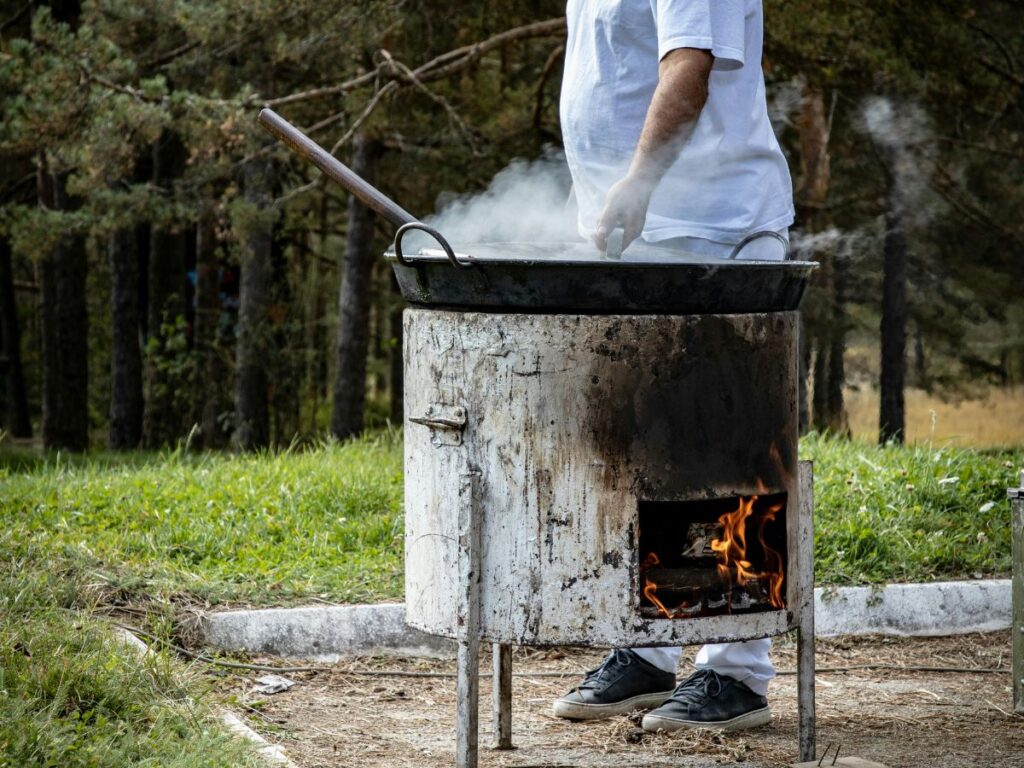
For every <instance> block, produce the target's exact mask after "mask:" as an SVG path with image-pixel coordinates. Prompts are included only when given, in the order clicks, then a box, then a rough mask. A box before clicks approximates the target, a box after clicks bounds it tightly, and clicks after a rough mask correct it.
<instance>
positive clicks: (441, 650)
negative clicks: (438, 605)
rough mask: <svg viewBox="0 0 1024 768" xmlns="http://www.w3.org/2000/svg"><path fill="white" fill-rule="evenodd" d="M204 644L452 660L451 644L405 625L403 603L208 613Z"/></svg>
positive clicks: (322, 655) (310, 655) (326, 655)
mask: <svg viewBox="0 0 1024 768" xmlns="http://www.w3.org/2000/svg"><path fill="white" fill-rule="evenodd" d="M201 631H202V634H203V640H204V642H205V643H206V644H207V645H209V646H211V647H213V648H216V649H218V650H221V651H247V652H249V653H266V654H272V655H275V656H289V657H293V658H303V659H315V660H316V661H326V662H334V661H337V660H338V659H339V658H341V657H343V656H373V655H379V654H389V655H392V656H414V657H423V658H451V657H453V656H454V655H455V644H454V643H453V642H452V641H451V640H446V639H444V638H440V637H435V636H434V635H428V634H426V633H425V632H420V631H419V630H416V629H412V628H411V627H408V626H406V624H405V604H404V603H381V604H378V605H339V606H317V607H310V608H268V609H264V610H253V611H227V612H224V613H210V614H207V615H206V616H204V617H203V621H202V626H201Z"/></svg>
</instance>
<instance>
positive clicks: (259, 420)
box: [232, 157, 273, 451]
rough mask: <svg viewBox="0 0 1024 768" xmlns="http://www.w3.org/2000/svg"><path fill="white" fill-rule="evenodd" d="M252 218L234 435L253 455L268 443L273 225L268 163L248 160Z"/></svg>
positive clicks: (247, 231) (242, 288)
mask: <svg viewBox="0 0 1024 768" xmlns="http://www.w3.org/2000/svg"><path fill="white" fill-rule="evenodd" d="M244 191H245V200H246V202H247V203H248V204H249V206H250V210H249V212H248V220H247V221H246V222H245V224H244V225H243V226H242V227H240V229H241V234H242V237H243V238H244V245H243V248H242V254H241V273H242V274H241V280H240V283H239V309H238V341H237V349H236V364H235V432H234V435H233V438H232V440H233V442H234V445H235V447H236V448H237V449H238V450H242V451H251V450H254V449H257V448H262V447H264V446H266V445H267V444H268V443H269V442H270V419H269V410H268V405H267V384H268V381H267V356H268V354H269V351H270V327H269V317H268V312H269V309H270V296H271V285H270V283H271V274H272V264H271V249H272V247H273V227H272V226H271V221H270V218H269V215H268V210H269V208H270V162H269V161H268V160H267V159H266V158H262V157H261V158H257V159H255V160H252V161H250V162H249V163H248V164H247V165H246V167H245V178H244Z"/></svg>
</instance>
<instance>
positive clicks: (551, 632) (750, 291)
mask: <svg viewBox="0 0 1024 768" xmlns="http://www.w3.org/2000/svg"><path fill="white" fill-rule="evenodd" d="M261 122H263V123H264V124H265V125H266V126H267V127H268V128H269V129H270V130H271V131H272V132H274V133H275V134H276V135H278V136H279V137H282V138H284V139H285V140H287V141H288V143H289V145H290V146H292V147H293V148H294V149H296V150H297V151H299V152H300V153H301V154H303V155H304V156H305V157H307V158H308V159H310V160H311V161H313V162H314V163H315V164H317V166H318V167H320V168H321V169H322V170H324V171H325V172H326V173H328V175H330V176H331V177H332V178H334V179H335V180H337V181H339V183H342V184H343V185H345V186H346V188H348V189H349V190H350V191H352V192H353V193H354V194H356V195H357V196H359V197H360V198H361V199H363V200H364V202H366V203H367V204H368V205H370V206H371V207H372V208H373V209H374V210H376V211H378V212H379V213H381V214H382V215H384V216H386V217H387V218H388V219H389V220H390V221H392V222H393V223H394V224H395V225H396V226H397V227H398V232H397V235H396V239H395V244H394V248H393V250H392V251H391V252H390V253H389V254H388V255H387V258H388V259H389V260H390V261H392V263H393V267H394V270H395V273H396V276H397V278H398V282H399V285H400V287H401V290H402V293H403V296H404V297H405V299H406V300H407V301H408V302H409V303H410V307H409V308H407V309H406V310H405V315H404V340H403V343H404V375H405V379H404V387H405V419H404V426H405V536H406V540H405V544H406V551H405V554H406V558H405V566H406V571H405V599H406V611H407V621H408V623H409V624H410V625H411V626H414V627H417V628H419V629H421V630H424V631H427V632H430V633H434V634H438V635H443V636H447V637H452V638H456V639H457V640H458V660H457V668H458V674H457V678H458V712H457V718H458V723H457V740H456V764H457V766H458V768H472V767H473V766H475V765H476V763H477V753H478V744H477V731H478V728H477V726H478V723H477V703H478V677H479V672H478V666H479V665H478V662H479V651H480V644H481V642H491V643H493V644H494V665H495V666H494V673H495V685H494V686H493V690H494V718H495V727H494V734H495V746H496V747H498V748H508V747H511V648H512V646H514V645H531V646H533V645H583V646H622V647H632V646H654V645H680V644H690V643H698V642H720V641H731V640H745V639H752V638H758V637H767V636H772V635H778V634H781V633H784V632H787V631H791V630H795V631H797V633H798V657H799V668H798V692H799V697H798V698H799V702H798V706H799V713H800V736H799V738H800V745H799V752H800V757H801V759H803V760H808V759H813V758H814V687H813V686H814V674H813V670H814V645H813V638H814V631H813V628H814V617H813V604H814V601H813V594H814V593H813V588H814V579H813V573H814V564H813V530H812V527H813V489H812V484H813V481H812V477H811V467H810V465H809V464H807V463H802V462H799V461H798V458H797V439H798V424H797V418H798V416H797V412H798V404H797V398H798V316H797V308H798V305H799V302H800V299H801V297H802V295H803V291H804V288H805V286H806V283H807V279H808V276H809V274H810V272H811V270H812V269H813V268H814V267H815V264H813V263H810V262H798V261H782V262H749V261H748V262H743V261H739V260H716V261H706V262H692V261H689V260H687V259H685V258H682V259H681V258H678V254H671V253H668V254H666V253H655V252H656V251H660V249H650V253H651V254H652V257H657V258H652V259H651V260H650V261H649V262H647V261H640V262H625V261H624V262H610V261H608V260H604V259H601V258H598V257H597V255H596V254H595V255H587V252H586V251H581V248H580V246H577V245H571V244H538V243H491V244H472V245H468V246H465V247H464V248H460V251H459V252H456V250H455V249H453V248H452V247H451V246H450V245H449V244H448V243H447V241H446V240H445V239H444V237H443V236H442V235H441V234H440V233H438V232H436V231H434V230H432V229H431V228H430V227H428V226H426V225H424V224H422V223H421V222H419V221H417V220H416V219H415V218H414V217H412V216H411V214H409V213H408V212H406V211H404V209H401V208H400V207H398V206H397V205H396V204H394V203H392V202H391V201H390V200H388V199H387V198H386V197H385V196H384V195H383V194H381V193H380V192H378V191H377V190H374V189H373V188H372V187H369V185H367V184H366V183H365V182H363V181H362V180H359V179H358V177H355V179H357V180H358V183H357V182H356V181H353V178H352V177H354V174H352V173H351V171H349V170H348V169H346V168H345V167H344V166H342V165H341V164H340V163H339V162H338V161H337V160H335V159H334V158H332V157H330V155H328V154H327V153H326V152H324V151H323V150H322V149H321V148H319V147H317V146H316V145H315V144H314V143H313V142H311V141H309V140H308V139H307V138H306V137H304V136H302V135H301V134H300V133H298V132H297V131H296V130H295V129H293V128H292V127H291V126H289V125H288V124H287V123H285V122H284V121H283V120H282V119H281V118H279V117H278V116H276V115H274V114H273V113H269V111H265V112H264V114H263V115H261ZM413 230H422V231H423V232H425V233H426V234H427V235H429V236H430V237H432V238H433V239H434V240H435V241H436V242H437V245H438V246H439V248H436V249H430V248H421V249H418V250H417V252H416V253H415V254H410V253H408V252H407V248H405V247H403V240H404V238H405V236H406V235H407V234H408V233H409V232H410V231H413ZM755 234H756V233H755ZM673 255H674V256H676V258H675V259H673V258H671V257H672V256H673ZM734 255H735V254H734Z"/></svg>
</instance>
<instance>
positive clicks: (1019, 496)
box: [1009, 472, 1024, 715]
mask: <svg viewBox="0 0 1024 768" xmlns="http://www.w3.org/2000/svg"><path fill="white" fill-rule="evenodd" d="M1009 495H1010V518H1011V525H1010V527H1011V529H1012V531H1013V619H1012V621H1011V622H1010V625H1011V627H1012V634H1013V710H1014V712H1016V713H1017V714H1020V715H1024V472H1021V475H1020V487H1019V488H1011V489H1010V491H1009Z"/></svg>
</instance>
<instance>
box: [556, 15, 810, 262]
mask: <svg viewBox="0 0 1024 768" xmlns="http://www.w3.org/2000/svg"><path fill="white" fill-rule="evenodd" d="M567 17H568V22H569V37H568V40H567V43H566V50H565V74H564V77H563V80H562V97H561V118H562V136H563V138H564V141H565V153H566V157H567V159H568V162H569V170H570V171H571V173H572V178H573V185H574V188H575V191H576V199H577V203H578V205H579V227H580V234H581V235H583V236H584V237H589V236H590V235H591V234H592V233H593V230H594V228H595V226H596V224H597V218H598V216H600V214H601V211H602V210H603V209H604V201H605V195H606V193H607V191H608V189H609V187H611V185H612V184H614V183H615V182H616V181H618V180H619V179H621V178H622V177H623V176H624V175H625V173H626V170H627V168H628V166H629V163H630V160H631V159H632V157H633V151H634V150H635V148H636V144H637V141H638V140H639V138H640V131H641V128H642V127H643V124H644V119H645V118H646V116H647V108H648V107H649V106H650V103H651V98H652V96H653V95H654V89H655V87H656V86H657V84H658V63H659V61H661V59H662V57H663V56H664V55H665V54H666V53H668V52H669V51H671V50H673V49H675V48H701V49H705V50H710V51H711V52H712V54H713V55H714V57H715V63H714V66H713V68H712V71H711V77H710V81H709V84H708V99H707V103H706V104H705V106H704V109H703V110H702V111H701V113H700V117H699V118H698V120H697V123H696V125H695V126H694V130H693V133H692V134H691V136H690V138H689V140H688V141H687V143H686V145H685V146H684V147H683V149H682V151H681V153H680V155H679V158H678V159H677V160H676V162H675V163H674V164H673V166H672V167H671V168H670V169H669V170H668V171H667V172H666V174H665V176H664V177H663V178H662V180H661V183H660V184H659V185H658V187H657V188H656V189H655V191H654V195H653V197H652V198H651V205H650V208H649V209H648V214H647V223H646V226H645V227H644V231H643V239H644V240H646V241H648V242H658V241H661V240H666V239H669V238H674V237H698V238H706V239H709V240H716V241H719V242H726V243H730V242H731V243H735V242H738V241H739V240H741V239H742V238H743V237H744V236H745V235H748V234H750V233H752V232H754V231H758V230H763V229H771V230H778V229H782V228H784V227H787V226H789V225H790V224H791V223H792V222H793V188H792V182H791V181H790V177H789V168H788V166H787V165H786V158H785V157H784V156H783V154H782V150H781V149H780V148H779V144H778V142H777V141H776V139H775V133H774V132H773V131H772V127H771V123H770V122H769V120H768V109H767V105H766V102H765V88H764V75H763V73H762V72H761V45H762V36H763V14H762V10H761V0H568V8H567Z"/></svg>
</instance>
